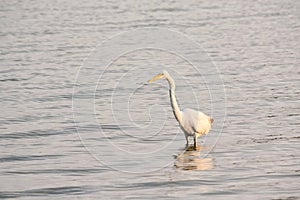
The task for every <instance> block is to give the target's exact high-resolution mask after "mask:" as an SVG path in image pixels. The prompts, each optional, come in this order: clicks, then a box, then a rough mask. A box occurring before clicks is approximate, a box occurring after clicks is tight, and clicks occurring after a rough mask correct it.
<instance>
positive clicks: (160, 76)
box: [148, 70, 169, 83]
mask: <svg viewBox="0 0 300 200" xmlns="http://www.w3.org/2000/svg"><path fill="white" fill-rule="evenodd" d="M168 75H169V73H168V72H167V71H166V70H164V71H163V72H161V73H159V74H157V75H156V76H154V77H153V78H151V79H150V80H148V83H151V82H153V81H155V80H157V79H160V78H163V77H166V76H168Z"/></svg>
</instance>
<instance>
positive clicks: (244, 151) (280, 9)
mask: <svg viewBox="0 0 300 200" xmlns="http://www.w3.org/2000/svg"><path fill="white" fill-rule="evenodd" d="M297 4H298V3H296V2H295V1H279V0H278V1H277V0H275V1H225V0H223V1H222V0H218V1H213V2H210V1H188V2H183V1H172V2H159V1H151V2H148V1H138V2H133V1H123V2H112V1H109V2H100V1H14V0H12V1H11V0H10V1H8V0H4V1H1V2H0V5H1V8H0V17H1V18H0V27H1V29H0V34H1V43H0V46H1V52H0V55H1V56H0V59H1V70H0V94H1V95H0V102H1V114H0V115H1V118H0V130H1V134H0V146H1V151H0V198H19V199H33V198H37V199H52V198H62V199H68V198H69V199H75V198H82V199H120V198H121V199H150V198H151V199H153V198H155V199H176V198H177V199H182V198H186V199H208V198H209V199H240V198H241V197H243V198H245V199H297V198H299V197H300V193H299V189H300V184H299V174H300V169H299V164H300V158H299V156H300V154H299V147H300V146H299V142H300V134H299V133H300V132H299V127H300V106H299V94H300V92H299V88H300V69H299V63H300V60H299V33H300V30H299V27H300V22H299V14H298V12H299V5H297ZM153 27H155V28H163V29H165V30H166V29H168V30H173V31H176V32H179V33H183V34H185V35H186V36H188V37H189V38H190V39H191V40H194V41H197V42H198V44H199V45H200V46H201V47H202V48H203V50H204V51H206V52H207V53H208V55H209V56H210V57H211V60H212V62H213V63H214V65H215V66H216V67H217V68H218V70H219V71H218V74H219V75H220V77H221V78H222V81H223V82H224V88H225V95H226V99H221V103H222V102H223V103H224V105H225V106H223V109H224V110H225V108H226V117H225V119H226V121H225V124H223V121H222V120H218V119H221V118H219V117H218V115H217V114H218V112H217V111H219V109H215V108H214V107H212V106H211V105H212V104H213V100H215V99H213V100H212V99H211V98H210V96H209V94H210V93H209V89H208V88H210V87H211V85H210V84H208V85H205V84H204V83H203V80H208V82H209V81H210V80H214V78H213V77H210V76H209V75H210V74H209V73H208V74H205V73H201V76H193V73H194V71H193V70H190V68H189V67H191V65H190V63H189V62H188V61H187V60H184V59H183V58H181V57H179V56H176V55H175V54H170V53H168V52H164V51H159V50H157V49H155V50H154V49H146V50H139V51H134V52H127V53H126V54H124V55H122V56H120V57H118V58H117V59H116V60H114V62H113V63H112V64H111V65H110V69H109V70H108V71H106V75H105V77H102V78H99V82H98V83H95V86H96V87H94V92H93V93H88V92H86V93H84V92H83V93H80V91H77V90H76V88H78V86H79V85H80V83H81V85H83V86H84V84H82V82H80V83H79V82H78V80H77V82H76V77H78V74H77V73H78V72H79V71H78V70H79V69H80V66H84V67H87V68H85V69H90V70H91V71H89V70H87V71H88V72H94V71H97V70H99V71H103V70H104V68H103V66H99V65H96V64H95V65H87V63H90V60H91V59H89V58H91V57H90V55H91V52H93V50H95V49H96V50H98V51H99V48H98V49H97V48H96V45H97V44H99V43H101V42H103V41H104V40H105V39H108V38H111V37H112V36H113V35H116V34H119V33H121V32H123V31H128V30H134V29H136V28H140V29H141V28H153ZM166 41H168V40H166ZM129 43H130V41H127V44H126V41H125V42H124V44H120V45H121V46H120V48H122V47H123V46H122V45H128V44H129ZM100 50H101V48H100ZM116 50H117V49H116ZM92 55H93V54H92ZM95 63H97V62H95ZM170 64H171V65H172V67H170V70H171V72H172V76H174V78H175V80H176V83H178V84H177V85H178V87H177V96H178V98H179V103H180V105H181V106H182V107H191V108H196V109H201V110H203V111H204V112H206V113H207V114H209V115H213V116H214V118H216V119H217V120H216V121H215V124H214V127H213V130H212V132H211V135H214V134H215V133H221V136H220V138H219V141H218V143H217V145H216V147H215V148H214V149H213V151H212V152H211V153H209V154H208V155H207V156H205V157H201V156H199V152H200V154H201V152H202V150H203V151H205V149H207V148H211V145H206V144H207V143H206V141H208V140H209V136H207V137H202V138H199V144H200V147H199V150H197V151H193V150H191V149H187V150H184V147H185V146H184V144H185V139H184V136H183V134H182V133H181V131H180V130H179V129H178V125H177V123H176V121H175V119H174V117H173V115H172V111H171V108H170V106H169V99H168V92H167V83H166V82H165V81H158V82H156V83H153V84H151V85H144V84H143V83H144V82H143V81H146V80H147V79H149V78H151V77H152V76H153V75H155V74H156V73H157V72H159V71H160V69H162V68H164V67H166V66H170ZM132 67H133V68H135V69H137V70H135V71H134V70H133V68H132ZM81 69H82V68H81ZM209 69H210V68H209ZM126 70H127V71H126ZM168 70H169V69H168ZM170 70H169V71H170ZM172 70H173V71H172ZM128 71H129V72H130V76H129V77H130V79H127V78H126V76H124V77H125V78H124V77H123V78H120V77H122V75H124V74H125V75H126V74H127V75H128V73H127V72H128ZM134 72H135V73H134ZM176 72H178V74H176ZM92 75H94V74H92V73H90V74H88V73H87V74H86V76H85V78H86V79H85V80H88V79H89V78H90V77H92ZM97 75H98V74H97ZM99 75H100V74H99ZM90 80H92V79H90ZM116 80H122V81H117V82H115V81H116ZM124 81H125V82H124ZM74 83H75V84H74ZM116 83H118V84H116ZM74 88H75V89H74ZM73 89H74V91H75V96H73V97H75V98H77V99H79V100H80V99H90V98H92V99H93V100H95V101H94V102H95V110H94V113H92V115H94V116H95V119H97V120H98V121H97V122H98V124H97V123H90V122H89V121H88V120H87V121H86V122H85V123H84V126H82V128H81V129H79V132H77V131H78V126H76V123H74V119H75V122H77V123H78V119H80V120H81V121H82V120H84V119H88V118H85V116H89V115H90V114H91V113H89V110H85V109H84V106H82V107H75V109H74V107H73V108H72V105H73V103H74V101H73V102H72V94H73ZM194 89H198V92H197V93H196V94H197V95H198V97H197V98H198V99H199V100H200V102H197V101H196V100H195V98H194V97H193V96H191V92H190V91H193V90H194ZM76 92H78V93H76ZM112 92H113V97H114V98H111V96H112V95H111V94H112ZM76 95H77V96H76ZM129 95H131V96H130V97H131V99H130V100H129V101H127V100H128V96H129ZM118 99H119V100H118ZM110 100H112V102H110V103H107V102H109V101H110ZM123 100H124V101H123ZM225 100H226V101H225ZM79 102H80V101H79ZM124 102H129V105H128V108H130V109H129V110H130V111H131V112H129V114H127V113H126V112H127V110H124V109H123V108H124V107H123V106H124V105H123V104H122V103H124ZM76 103H78V101H77V102H75V103H74V105H80V104H76ZM111 103H113V104H111ZM110 105H114V107H112V108H111V107H110ZM76 108H80V109H76ZM112 109H113V111H114V114H112V113H111V111H112ZM155 113H159V114H156V115H154V114H155ZM149 114H150V115H149ZM73 115H74V116H73ZM149 116H151V118H152V119H150V118H149ZM113 117H116V118H113ZM151 120H152V121H153V123H154V125H153V126H149V123H150V122H152V121H151ZM156 120H157V121H156ZM156 122H157V126H155V123H156ZM160 122H166V123H165V125H164V126H161V124H160ZM77 125H78V124H77ZM99 127H100V128H99ZM143 127H144V128H143ZM145 127H146V128H145ZM147 127H149V128H147ZM155 127H163V129H162V130H160V129H159V130H156V129H155ZM76 128H77V129H76ZM140 128H143V129H142V131H141V129H140ZM100 129H101V131H100V132H99V130H100ZM78 133H79V134H78ZM102 134H105V137H102V136H103V135H102ZM146 136H147V138H146V139H145V137H146ZM82 140H83V141H82ZM169 141H171V145H168V144H169ZM163 145H166V146H163ZM116 148H119V150H120V149H121V150H120V151H116ZM98 150H101V151H98ZM124 150H126V151H127V153H126V152H125V151H124ZM153 150H157V151H156V152H157V154H155V156H152V157H149V152H150V151H153ZM119 152H122V154H120V153H119ZM124 152H125V153H124ZM134 154H136V156H134ZM153 170H154V171H153Z"/></svg>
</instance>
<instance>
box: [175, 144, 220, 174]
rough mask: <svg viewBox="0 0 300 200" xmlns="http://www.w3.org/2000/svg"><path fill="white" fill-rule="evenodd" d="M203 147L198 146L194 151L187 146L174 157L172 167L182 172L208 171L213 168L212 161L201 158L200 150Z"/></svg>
mask: <svg viewBox="0 0 300 200" xmlns="http://www.w3.org/2000/svg"><path fill="white" fill-rule="evenodd" d="M203 148H205V147H202V146H198V147H197V150H194V147H193V146H188V147H186V148H185V149H184V151H183V152H181V153H180V154H178V155H177V156H175V159H176V160H175V163H174V166H175V167H176V168H177V169H182V170H209V169H212V168H213V166H214V165H213V159H212V158H209V157H201V156H200V152H201V149H203Z"/></svg>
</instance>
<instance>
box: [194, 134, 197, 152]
mask: <svg viewBox="0 0 300 200" xmlns="http://www.w3.org/2000/svg"><path fill="white" fill-rule="evenodd" d="M194 150H197V135H196V134H195V135H194Z"/></svg>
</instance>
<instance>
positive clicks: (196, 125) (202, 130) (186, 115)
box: [148, 70, 214, 150]
mask: <svg viewBox="0 0 300 200" xmlns="http://www.w3.org/2000/svg"><path fill="white" fill-rule="evenodd" d="M160 78H165V79H167V81H168V83H169V86H170V90H169V94H170V101H171V106H172V109H173V113H174V116H175V118H176V120H177V121H178V123H179V126H180V128H181V129H182V131H183V132H184V134H185V139H186V145H187V147H188V146H189V137H193V138H194V149H195V150H196V149H197V138H198V137H199V136H200V135H203V134H207V133H208V132H209V130H210V129H211V124H212V123H213V121H214V120H213V118H211V117H209V116H207V115H205V114H204V113H202V112H199V111H196V110H193V109H184V110H183V111H181V110H180V108H179V106H178V103H177V100H176V96H175V82H174V79H173V78H172V77H171V76H170V74H169V73H168V72H167V71H165V70H164V71H163V72H162V73H159V74H157V75H156V76H154V77H153V78H152V79H150V80H148V82H149V83H150V82H152V81H155V80H157V79H160Z"/></svg>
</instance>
